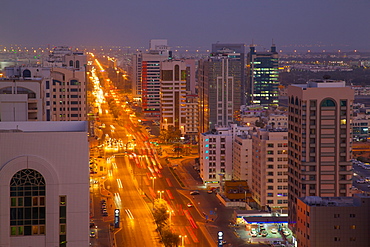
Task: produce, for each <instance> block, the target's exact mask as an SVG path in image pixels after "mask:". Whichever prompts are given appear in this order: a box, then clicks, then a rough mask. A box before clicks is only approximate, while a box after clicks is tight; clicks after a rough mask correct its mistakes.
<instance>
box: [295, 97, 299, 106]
mask: <svg viewBox="0 0 370 247" xmlns="http://www.w3.org/2000/svg"><path fill="white" fill-rule="evenodd" d="M295 105H299V104H298V98H297V97H295Z"/></svg>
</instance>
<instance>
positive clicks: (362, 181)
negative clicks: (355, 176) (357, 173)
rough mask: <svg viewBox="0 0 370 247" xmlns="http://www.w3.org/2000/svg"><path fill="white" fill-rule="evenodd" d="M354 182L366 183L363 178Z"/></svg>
mask: <svg viewBox="0 0 370 247" xmlns="http://www.w3.org/2000/svg"><path fill="white" fill-rule="evenodd" d="M356 182H357V183H359V184H364V183H366V181H365V180H363V179H359V180H357V181H356Z"/></svg>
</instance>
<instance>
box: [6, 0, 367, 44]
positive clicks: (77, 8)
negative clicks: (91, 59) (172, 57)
mask: <svg viewBox="0 0 370 247" xmlns="http://www.w3.org/2000/svg"><path fill="white" fill-rule="evenodd" d="M369 10H370V0H280V1H278V0H99V1H98V0H2V1H1V4H0V23H1V24H0V45H10V44H20V45H35V46H37V45H47V44H50V45H63V44H66V45H70V46H78V45H94V46H95V45H103V46H107V45H119V46H132V47H140V46H143V47H145V48H147V47H148V43H149V40H150V39H167V40H168V44H169V45H170V46H171V47H175V46H178V45H179V46H189V47H190V48H191V49H196V48H197V47H199V48H200V49H210V47H211V44H212V43H216V42H217V41H219V42H225V43H226V42H228V43H246V44H251V43H252V40H253V41H254V43H255V44H258V45H260V46H263V47H266V48H268V47H269V46H270V45H271V42H272V39H274V42H275V43H276V45H277V47H278V49H283V51H284V50H285V51H288V50H294V49H299V50H308V49H311V50H317V51H321V50H324V49H325V50H327V51H329V50H335V49H342V50H354V49H357V50H359V51H364V50H370V14H369V13H370V12H369ZM314 44H316V45H317V44H319V45H321V46H320V47H312V48H310V47H303V48H300V47H297V46H299V45H314Z"/></svg>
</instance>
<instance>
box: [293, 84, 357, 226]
mask: <svg viewBox="0 0 370 247" xmlns="http://www.w3.org/2000/svg"><path fill="white" fill-rule="evenodd" d="M288 99H289V105H288V106H289V109H288V112H289V119H288V128H289V130H288V146H289V154H288V155H289V156H288V159H289V163H288V167H289V171H288V175H289V184H288V186H289V223H290V227H291V229H292V230H293V231H294V230H295V224H296V223H297V213H298V212H297V201H298V198H301V197H305V196H320V197H345V196H349V195H350V187H351V186H352V163H351V161H350V160H351V144H352V136H351V119H352V114H353V110H352V108H353V100H354V92H353V89H351V88H350V87H346V85H345V82H344V81H337V80H310V81H308V82H307V84H296V85H290V86H289V87H288Z"/></svg>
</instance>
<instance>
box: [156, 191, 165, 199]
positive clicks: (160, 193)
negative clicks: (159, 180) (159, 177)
mask: <svg viewBox="0 0 370 247" xmlns="http://www.w3.org/2000/svg"><path fill="white" fill-rule="evenodd" d="M157 192H158V193H159V200H162V194H163V193H164V190H158V191H157Z"/></svg>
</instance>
